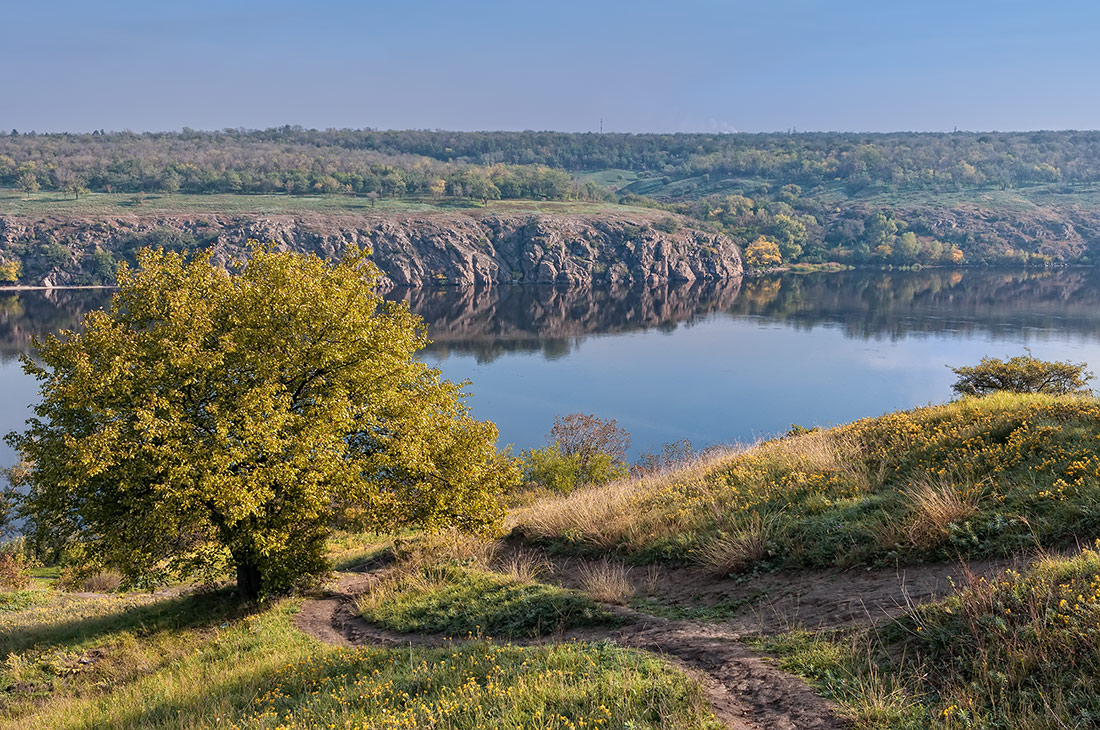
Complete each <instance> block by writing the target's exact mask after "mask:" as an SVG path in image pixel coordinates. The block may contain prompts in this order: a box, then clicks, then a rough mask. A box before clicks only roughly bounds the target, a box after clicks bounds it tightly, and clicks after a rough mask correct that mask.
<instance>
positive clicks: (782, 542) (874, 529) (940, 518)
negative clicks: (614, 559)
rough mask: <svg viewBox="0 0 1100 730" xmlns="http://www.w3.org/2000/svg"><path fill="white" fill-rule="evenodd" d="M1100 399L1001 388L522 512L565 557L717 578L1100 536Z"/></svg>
mask: <svg viewBox="0 0 1100 730" xmlns="http://www.w3.org/2000/svg"><path fill="white" fill-rule="evenodd" d="M1098 441H1100V401H1098V400H1096V399H1094V398H1074V397H1063V398H1054V397H1048V396H1016V395H1009V394H1000V395H994V396H988V397H985V398H980V399H965V400H962V401H958V402H953V403H948V404H945V405H940V406H931V407H926V408H918V409H915V410H912V411H904V412H899V413H892V414H888V415H886V416H882V417H879V418H870V419H864V420H861V421H857V422H855V423H852V424H849V425H847V426H842V427H839V428H834V429H830V430H828V431H821V432H814V433H809V434H805V435H801V436H795V437H791V438H785V439H778V440H775V441H771V442H767V443H764V444H761V445H759V446H757V447H755V448H752V449H750V450H748V451H746V452H743V453H740V454H737V455H732V456H727V457H722V458H716V459H713V460H711V461H709V462H707V463H704V464H696V465H691V466H688V467H686V468H684V469H683V470H681V471H680V472H674V473H672V474H669V475H662V476H659V477H653V478H642V479H638V480H636V481H634V482H627V483H619V484H613V485H609V486H606V487H595V488H589V489H583V490H579V491H577V492H574V493H572V494H570V495H568V496H564V497H560V498H557V499H554V498H551V499H548V500H544V501H543V502H541V503H538V504H535V505H532V506H530V507H526V508H521V509H519V510H517V512H516V516H515V517H514V521H515V523H516V529H517V532H518V533H519V534H521V535H525V536H526V537H527V538H528V539H532V540H535V541H539V542H541V543H544V544H546V543H549V545H550V546H551V547H553V548H555V549H557V550H560V551H566V552H568V551H574V552H583V553H587V554H599V553H607V552H616V553H619V554H621V555H624V556H625V557H627V558H629V559H632V560H634V561H635V562H643V563H644V562H655V561H668V560H671V561H680V562H682V561H695V562H699V563H701V564H703V565H705V566H707V567H709V568H711V569H713V570H714V572H715V574H719V575H724V574H728V573H731V572H739V571H747V570H750V569H753V568H759V567H768V568H794V567H834V566H839V567H848V566H853V565H867V564H887V563H895V562H902V563H914V562H922V561H941V560H951V559H954V558H955V557H957V556H1002V555H1012V554H1015V553H1017V552H1019V551H1021V550H1025V549H1028V548H1032V547H1035V546H1036V545H1042V546H1052V547H1057V546H1064V545H1070V544H1073V543H1074V541H1075V539H1076V538H1078V537H1084V538H1086V539H1087V538H1090V537H1091V536H1094V535H1097V534H1100V451H1098V449H1097V445H1098Z"/></svg>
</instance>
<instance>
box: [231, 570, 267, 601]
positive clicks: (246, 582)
mask: <svg viewBox="0 0 1100 730" xmlns="http://www.w3.org/2000/svg"><path fill="white" fill-rule="evenodd" d="M262 587H263V577H262V576H261V575H260V569H259V568H258V567H257V566H255V565H253V564H252V563H251V562H249V561H248V560H240V561H238V562H237V591H238V593H240V596H241V598H242V599H244V600H246V601H255V600H256V599H257V598H259V597H260V589H261V588H262Z"/></svg>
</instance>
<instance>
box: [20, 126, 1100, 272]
mask: <svg viewBox="0 0 1100 730" xmlns="http://www.w3.org/2000/svg"><path fill="white" fill-rule="evenodd" d="M1097 182H1100V132H1072V131H1069V132H1027V133H992V132H991V133H969V132H956V133H891V134H848V133H799V134H614V133H612V134H595V133H583V134H569V133H558V132H440V131H374V130H369V129H368V130H325V131H318V130H309V129H302V128H300V127H290V126H287V127H280V128H275V129H267V130H225V131H220V132H200V131H194V130H189V129H184V130H183V131H182V132H175V133H140V134H139V133H130V132H111V133H104V132H99V131H97V132H93V133H91V134H34V133H20V132H18V131H15V130H13V131H12V132H11V134H10V135H4V134H0V186H7V187H16V188H22V189H23V190H25V191H27V192H28V193H30V192H35V191H38V190H49V191H59V192H68V193H71V194H73V195H77V196H79V195H80V194H81V193H82V192H83V191H85V190H92V191H98V192H121V193H161V194H167V195H172V194H175V193H191V194H208V193H245V194H247V193H285V194H293V195H314V194H347V195H364V196H370V197H377V196H384V197H399V198H400V197H425V198H428V197H431V198H437V199H438V198H442V197H448V196H449V197H457V198H468V199H472V200H482V201H489V200H497V199H536V200H538V199H541V200H609V201H614V202H622V203H627V204H634V205H646V206H651V207H659V208H664V209H666V210H669V211H670V212H675V213H680V214H684V215H688V216H691V217H694V218H696V219H697V220H698V221H700V222H701V224H703V225H706V226H709V227H712V228H714V229H718V230H722V231H724V232H726V233H728V234H730V235H732V236H734V237H735V238H736V239H737V240H738V241H739V242H740V243H742V244H743V245H745V246H748V245H749V244H751V243H752V242H755V241H758V240H759V239H760V238H764V239H766V240H767V241H769V242H774V243H775V244H777V246H778V248H779V250H780V253H781V255H782V257H783V260H784V262H785V263H793V262H799V261H806V262H821V261H826V260H837V261H841V262H845V263H854V264H867V263H873V264H890V265H912V264H916V263H924V264H960V263H1022V264H1041V265H1049V264H1052V263H1054V264H1057V263H1064V262H1068V261H1085V262H1087V261H1092V260H1094V259H1095V258H1096V255H1097V254H1096V252H1094V251H1093V241H1094V240H1100V217H1098V216H1093V215H1091V214H1088V213H1086V214H1083V216H1084V217H1081V216H1079V215H1077V213H1074V216H1070V217H1069V218H1067V217H1066V216H1065V215H1062V214H1059V215H1058V216H1055V217H1054V219H1048V218H1041V217H1040V218H1039V219H1036V218H1035V216H1033V215H1031V214H1028V213H1026V212H1025V213H1020V212H1019V211H1015V212H1013V211H1008V212H1007V213H1006V214H1005V215H1000V214H998V216H997V217H995V219H994V220H993V221H992V222H991V221H990V219H989V216H985V215H974V214H973V211H963V212H962V213H961V214H960V215H956V216H954V217H950V216H949V219H948V220H945V219H944V216H943V215H942V211H941V210H939V209H935V208H934V207H930V206H923V207H922V205H920V204H919V201H918V203H917V204H914V205H908V203H909V202H911V201H910V200H909V199H907V198H906V197H905V194H910V195H912V194H915V193H927V194H946V193H961V194H963V195H964V196H965V195H973V196H977V195H978V194H979V193H983V192H990V191H992V192H996V191H1011V190H1013V189H1017V188H1025V187H1029V186H1037V185H1042V186H1049V187H1050V189H1051V191H1052V192H1057V193H1059V194H1061V195H1063V196H1065V195H1071V196H1072V195H1074V194H1075V193H1076V192H1077V191H1079V190H1083V189H1086V188H1088V186H1090V185H1092V184H1094V183H1097ZM884 193H896V194H899V195H898V198H897V202H896V204H894V205H887V204H883V203H882V202H878V203H876V204H873V205H868V204H866V203H865V202H863V201H864V200H865V199H866V198H867V196H868V195H871V194H878V195H882V194H884ZM918 197H919V196H918ZM914 200H916V198H914ZM1070 202H1071V203H1072V202H1073V201H1070ZM985 205H986V206H987V207H990V206H991V207H994V208H995V207H996V205H997V203H996V202H995V201H994V202H992V203H985Z"/></svg>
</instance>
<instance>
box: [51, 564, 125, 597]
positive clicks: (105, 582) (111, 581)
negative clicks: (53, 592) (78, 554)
mask: <svg viewBox="0 0 1100 730" xmlns="http://www.w3.org/2000/svg"><path fill="white" fill-rule="evenodd" d="M120 585H122V575H121V574H120V573H118V572H116V571H114V570H95V571H92V570H88V569H81V568H73V567H68V568H65V569H64V570H62V571H61V575H60V576H58V578H57V586H58V587H59V588H61V589H62V590H65V591H69V592H70V593H114V592H115V591H117V590H118V587H119V586H120Z"/></svg>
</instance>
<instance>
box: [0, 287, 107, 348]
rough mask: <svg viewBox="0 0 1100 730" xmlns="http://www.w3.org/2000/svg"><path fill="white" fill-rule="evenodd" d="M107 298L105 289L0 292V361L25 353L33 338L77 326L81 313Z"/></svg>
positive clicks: (102, 303)
mask: <svg viewBox="0 0 1100 730" xmlns="http://www.w3.org/2000/svg"><path fill="white" fill-rule="evenodd" d="M110 299H111V292H110V291H109V290H106V289H46V290H43V291H37V290H36V291H0V362H9V361H11V360H14V359H16V358H18V357H19V355H21V354H22V353H24V352H29V351H30V349H31V340H32V339H33V338H34V337H36V336H38V337H41V336H42V335H45V334H48V333H50V332H57V331H58V330H62V329H73V328H75V327H77V326H78V325H79V324H80V320H81V318H82V317H83V316H84V313H85V312H88V311H91V310H93V309H101V308H103V307H104V306H106V305H107V302H108V301H110Z"/></svg>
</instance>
